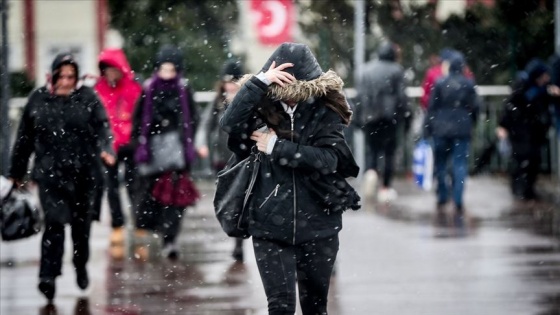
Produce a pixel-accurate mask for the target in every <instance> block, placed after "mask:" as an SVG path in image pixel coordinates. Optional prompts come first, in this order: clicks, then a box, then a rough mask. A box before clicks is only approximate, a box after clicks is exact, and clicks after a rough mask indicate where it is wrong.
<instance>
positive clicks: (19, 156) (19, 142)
mask: <svg viewBox="0 0 560 315" xmlns="http://www.w3.org/2000/svg"><path fill="white" fill-rule="evenodd" d="M36 93H37V92H34V93H33V94H31V96H30V97H29V99H28V101H27V104H26V105H25V107H24V110H23V115H22V117H21V120H20V123H19V127H18V132H17V137H16V141H15V144H14V147H13V149H12V159H11V168H10V174H9V176H10V177H11V178H14V179H16V180H21V179H23V177H24V176H25V174H26V173H27V165H28V163H29V158H30V157H31V154H32V153H33V151H34V150H35V128H34V122H33V117H32V115H31V111H32V107H33V104H34V99H35V98H36V97H34V96H35V95H36Z"/></svg>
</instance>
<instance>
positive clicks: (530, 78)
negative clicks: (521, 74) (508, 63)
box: [525, 58, 550, 84]
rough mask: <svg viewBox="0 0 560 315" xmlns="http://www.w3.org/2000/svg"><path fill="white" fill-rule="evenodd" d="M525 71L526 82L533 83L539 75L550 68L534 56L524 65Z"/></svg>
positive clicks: (548, 71) (547, 71)
mask: <svg viewBox="0 0 560 315" xmlns="http://www.w3.org/2000/svg"><path fill="white" fill-rule="evenodd" d="M525 72H526V73H527V82H528V83H530V84H535V83H536V81H537V79H538V78H539V77H540V76H542V75H543V74H545V73H550V69H549V68H548V66H547V65H546V63H544V61H542V60H540V59H538V58H534V59H531V61H529V63H528V64H527V66H525Z"/></svg>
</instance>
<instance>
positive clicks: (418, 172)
mask: <svg viewBox="0 0 560 315" xmlns="http://www.w3.org/2000/svg"><path fill="white" fill-rule="evenodd" d="M412 173H413V174H414V180H415V182H416V184H417V185H418V187H420V188H422V189H423V190H431V189H432V184H433V176H434V154H433V151H432V147H431V146H430V143H429V142H428V141H427V140H425V139H420V140H419V141H418V143H416V145H415V147H414V151H413V161H412Z"/></svg>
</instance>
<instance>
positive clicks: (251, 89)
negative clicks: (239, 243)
mask: <svg viewBox="0 0 560 315" xmlns="http://www.w3.org/2000/svg"><path fill="white" fill-rule="evenodd" d="M342 87H343V81H342V79H341V78H340V77H339V76H338V75H337V74H336V73H335V72H333V71H331V70H330V71H328V72H323V71H322V69H321V67H320V66H319V64H318V63H317V60H316V59H315V56H313V54H312V53H311V50H310V49H309V47H307V46H306V45H304V44H296V43H284V44H282V45H280V47H278V48H277V49H276V51H275V52H274V53H273V54H272V56H271V57H270V58H269V59H268V61H267V62H266V63H265V65H264V67H263V68H262V71H261V72H260V73H259V74H258V75H256V76H250V75H247V76H245V77H244V78H243V79H242V80H241V89H240V90H239V92H238V93H237V95H236V96H235V98H234V99H233V101H232V103H231V104H230V105H229V106H228V107H227V108H226V110H225V113H224V115H223V116H222V118H221V120H220V125H221V126H222V128H223V129H224V130H225V131H226V132H227V133H228V134H229V139H228V145H229V148H230V150H231V151H233V152H234V153H235V155H236V157H237V158H238V159H243V158H245V157H247V156H248V155H249V154H250V151H251V150H252V148H253V147H256V148H257V149H258V150H259V151H260V152H262V153H263V157H262V159H261V164H260V170H259V173H258V177H257V180H256V183H255V185H254V190H253V193H252V195H251V197H250V200H249V207H248V209H249V213H250V215H249V216H250V218H249V233H250V234H251V236H252V237H253V246H254V252H255V258H256V260H257V266H258V268H259V271H260V275H261V279H262V281H263V285H264V289H265V293H266V295H267V299H268V310H269V314H294V313H295V311H296V281H297V288H298V290H299V301H300V305H301V309H302V311H303V314H305V315H311V314H327V295H328V291H329V281H330V276H331V273H332V270H333V266H334V263H335V260H336V255H337V252H338V246H339V241H338V233H339V232H340V230H341V229H342V212H343V211H345V210H347V209H354V210H356V209H358V208H359V207H360V206H359V199H360V198H359V196H358V194H357V193H356V191H355V190H354V189H353V188H352V187H351V186H350V185H349V184H348V182H347V181H346V178H347V177H356V176H357V175H358V172H359V167H358V166H357V164H356V162H355V160H354V157H353V155H352V152H351V151H350V149H349V147H348V145H347V143H346V140H345V139H344V135H343V130H344V128H346V126H348V124H349V123H350V119H351V116H352V112H351V111H350V108H349V105H348V103H347V101H346V98H345V97H344V94H343V91H342ZM263 124H266V126H267V128H268V131H256V130H257V129H259V130H262V129H261V127H262V125H263Z"/></svg>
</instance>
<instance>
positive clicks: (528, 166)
mask: <svg viewBox="0 0 560 315" xmlns="http://www.w3.org/2000/svg"><path fill="white" fill-rule="evenodd" d="M524 72H525V78H524V80H523V81H521V82H520V83H519V84H518V85H517V86H516V87H515V88H514V89H513V91H512V93H511V95H510V96H509V97H508V99H507V101H506V108H505V111H504V114H503V116H502V119H501V121H500V126H499V128H498V130H497V135H498V137H499V138H501V139H505V138H507V139H509V141H510V143H511V149H512V150H511V174H510V175H511V190H512V193H513V195H514V196H515V197H516V198H519V199H522V200H533V199H536V197H537V196H536V192H535V187H534V186H535V183H536V181H537V176H538V173H539V167H540V162H541V147H542V145H543V144H544V143H545V142H546V139H547V133H548V130H549V128H550V126H551V124H552V117H551V113H550V111H549V105H550V104H551V102H552V99H551V96H550V95H549V94H548V93H547V85H548V84H549V83H550V69H549V68H548V66H547V65H546V64H545V63H544V62H543V61H541V60H539V59H533V60H531V61H530V62H529V63H528V64H527V66H526V67H525V71H524Z"/></svg>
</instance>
